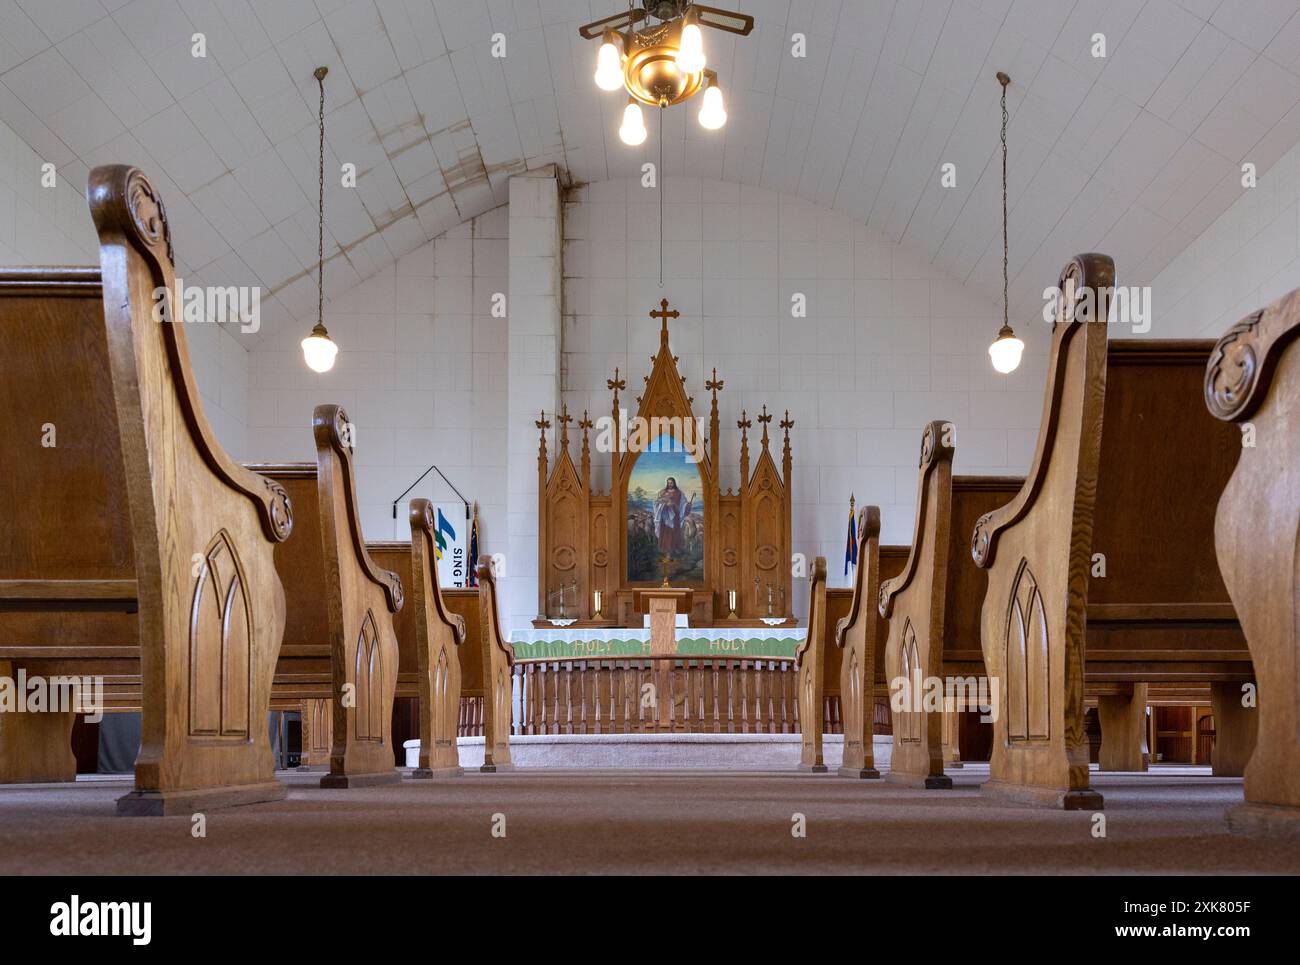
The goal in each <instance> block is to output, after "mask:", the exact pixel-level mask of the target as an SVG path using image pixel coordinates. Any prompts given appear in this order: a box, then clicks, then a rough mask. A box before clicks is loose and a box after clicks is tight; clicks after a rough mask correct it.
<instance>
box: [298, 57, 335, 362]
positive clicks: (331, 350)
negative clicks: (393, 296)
mask: <svg viewBox="0 0 1300 965" xmlns="http://www.w3.org/2000/svg"><path fill="white" fill-rule="evenodd" d="M328 73H329V68H328V67H317V68H316V73H315V77H316V83H317V84H318V85H320V209H319V217H318V219H317V235H316V258H317V262H316V325H315V326H314V327H313V328H312V330H311V334H310V335H308V336H307V337H306V338H304V339H303V340H302V355H303V358H304V359H305V360H306V361H307V367H308V368H309V369H311V370H312V371H313V372H328V371H329V370H330V369H332V368H334V356H336V355H338V352H339V347H338V345H337V344H336V343H335V341H334V339H332V338H330V333H329V332H327V331H326V330H325V75H326V74H328Z"/></svg>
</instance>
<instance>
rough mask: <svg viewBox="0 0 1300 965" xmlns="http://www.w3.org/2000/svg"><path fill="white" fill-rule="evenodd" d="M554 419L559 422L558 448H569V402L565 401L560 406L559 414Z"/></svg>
mask: <svg viewBox="0 0 1300 965" xmlns="http://www.w3.org/2000/svg"><path fill="white" fill-rule="evenodd" d="M555 421H556V422H558V423H559V424H560V448H561V449H568V448H569V423H570V422H572V421H573V416H571V415H569V404H568V403H567V402H566V403H564V405H562V406H561V407H560V414H559V415H558V416H556V417H555Z"/></svg>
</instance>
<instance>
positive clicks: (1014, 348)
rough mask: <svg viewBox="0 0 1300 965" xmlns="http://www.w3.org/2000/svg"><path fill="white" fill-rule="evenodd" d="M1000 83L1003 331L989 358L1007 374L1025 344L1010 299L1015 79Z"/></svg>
mask: <svg viewBox="0 0 1300 965" xmlns="http://www.w3.org/2000/svg"><path fill="white" fill-rule="evenodd" d="M998 83H999V84H1001V85H1002V328H1001V329H999V331H998V337H997V338H996V339H994V341H993V344H992V345H990V346H989V358H991V359H992V360H993V367H994V368H995V369H997V370H998V371H999V372H1002V373H1003V374H1006V373H1008V372H1014V371H1015V370H1016V369H1017V368H1019V367H1020V355H1021V353H1023V352H1024V350H1025V343H1024V342H1022V341H1020V339H1018V338H1016V333H1015V332H1014V331H1012V330H1011V321H1010V318H1011V309H1010V305H1009V303H1008V299H1007V85H1008V84H1010V83H1011V78H1010V77H1008V76H1007V75H1006V74H1004V73H1002V71H998Z"/></svg>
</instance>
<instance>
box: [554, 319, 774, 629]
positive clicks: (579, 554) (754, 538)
mask: <svg viewBox="0 0 1300 965" xmlns="http://www.w3.org/2000/svg"><path fill="white" fill-rule="evenodd" d="M649 314H650V317H651V318H654V319H657V320H659V322H660V329H659V350H658V352H657V353H656V354H655V355H654V356H653V359H652V366H651V369H650V374H649V375H646V376H643V379H644V382H645V387H644V388H643V389H642V391H641V394H640V395H638V396H637V397H636V402H637V410H636V413H635V415H633V416H631V417H629V415H628V412H627V410H626V409H625V408H623V407H621V406H620V392H621V391H622V390H624V389H626V388H627V381H626V380H625V379H623V378H621V377H620V374H619V370H618V369H615V370H614V373H613V378H611V379H608V380H606V385H607V386H608V388H609V390H610V392H611V406H610V414H609V415H606V416H597V417H596V418H595V419H593V418H591V417H590V414H589V413H588V412H585V411H584V412H583V414H582V418H581V419H579V420H578V421H577V427H578V430H579V433H580V439H579V441H580V450H579V451H580V455H579V458H578V459H576V460H575V459H574V456H573V454H572V453H571V452H570V449H569V447H570V440H569V426H570V423H572V422H573V421H574V419H573V417H572V416H571V415H569V411H568V406H567V405H564V406H561V408H560V411H559V412H558V413H552V417H553V419H554V422H552V420H551V419H548V418H547V417H546V413H545V412H543V413H541V417H540V418H539V419H537V420H536V421H535V423H534V424H535V425H536V427H537V429H538V431H539V440H538V453H537V469H538V516H537V520H538V538H537V552H538V557H537V574H538V576H537V617H536V619H534V621H533V626H534V627H536V628H538V629H545V628H546V627H549V626H552V625H553V624H552V621H554V620H571V621H573V623H574V625H576V626H579V627H627V626H631V625H633V624H634V623H635V624H639V623H640V622H641V620H640V619H639V618H638V617H637V614H638V613H644V612H646V611H645V610H644V609H642V608H641V606H640V602H639V600H640V597H641V596H642V595H644V593H645V592H646V591H647V590H648V589H657V588H660V587H667V586H669V585H671V586H672V587H675V588H680V589H682V590H690V591H691V592H690V597H689V601H688V602H687V603H686V608H685V609H683V610H679V611H678V612H685V613H687V614H688V616H689V623H690V625H691V626H693V627H711V626H718V625H724V626H725V625H730V626H732V627H744V626H748V627H755V626H758V627H761V626H763V624H764V621H765V620H773V619H775V620H780V621H782V622H784V623H785V624H793V623H794V610H793V602H794V601H793V600H792V599H791V593H792V590H793V586H792V579H793V573H792V566H791V538H790V532H791V513H792V503H793V498H792V495H791V479H792V470H793V456H792V453H791V448H790V430H791V428H792V427H793V426H794V420H793V419H791V418H790V414H789V412H786V413H785V417H784V418H782V419H780V420H779V421H778V422H777V427H779V429H780V431H781V433H782V435H780V436H777V437H776V440H775V441H777V442H780V443H781V444H782V447H781V453H780V464H779V465H778V462H777V458H775V457H774V456H773V453H772V451H771V448H770V446H771V443H772V441H773V439H772V435H771V432H770V430H771V428H773V427H772V426H771V423H772V422H773V420H775V419H776V415H775V414H774V413H769V412H768V410H767V406H766V405H763V407H762V412H761V413H756V414H755V415H754V417H753V418H751V417H750V415H749V414H748V413H747V412H744V411H742V412H741V417H740V419H739V420H738V421H737V423H736V427H737V428H738V429H739V430H740V451H739V453H738V457H739V458H738V463H739V466H738V468H739V474H738V478H739V483H740V484H739V486H738V487H737V488H736V489H735V491H733V489H732V488H730V487H728V488H727V489H725V490H723V489H722V487H721V483H720V476H721V468H722V467H721V463H720V453H719V439H720V436H721V420H720V416H719V411H718V393H719V392H721V391H722V389H723V385H724V382H723V380H722V379H720V378H718V373H717V370H716V369H714V370H713V372H712V377H711V378H707V379H705V381H704V385H703V389H704V391H706V392H708V393H710V396H711V404H710V409H709V415H708V418H707V419H706V418H704V417H697V416H696V415H695V413H694V409H693V405H694V402H695V400H694V398H693V397H692V396H691V395H689V394H688V392H687V389H686V378H685V376H683V375H681V373H680V372H679V371H678V361H679V359H678V358H677V356H675V355H673V351H672V348H671V346H670V344H669V333H668V321H669V319H675V318H677V317H679V313H678V312H677V311H676V310H675V309H670V308H669V307H668V301H667V300H666V299H664V300H662V301H661V302H660V307H659V308H658V309H657V310H654V311H651V312H650V313H649ZM755 420H757V422H758V425H759V433H760V439H759V450H758V455H757V458H756V459H755V460H754V462H753V465H752V467H751V463H750V448H749V443H750V437H749V432H750V430H751V429H752V428H753V427H754V421H755ZM552 425H554V427H555V444H556V445H555V453H554V459H552V458H551V453H550V452H548V449H547V430H548V429H550V428H551V427H552ZM593 449H594V450H595V452H593V451H592V450H593ZM606 457H607V458H608V460H609V480H610V485H609V489H608V491H603V492H602V491H600V490H598V489H597V488H595V487H594V486H593V485H592V469H593V460H596V459H604V458H606Z"/></svg>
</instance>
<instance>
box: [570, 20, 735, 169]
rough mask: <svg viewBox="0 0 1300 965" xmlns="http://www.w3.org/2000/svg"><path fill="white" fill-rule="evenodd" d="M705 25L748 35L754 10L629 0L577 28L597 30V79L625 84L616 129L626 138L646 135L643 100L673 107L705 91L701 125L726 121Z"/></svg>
mask: <svg viewBox="0 0 1300 965" xmlns="http://www.w3.org/2000/svg"><path fill="white" fill-rule="evenodd" d="M655 21H657V22H655ZM704 27H708V28H710V29H711V30H721V31H724V32H726V33H732V34H736V35H737V36H740V37H746V36H748V35H749V33H750V32H751V31H752V30H753V29H754V18H753V17H751V16H750V15H749V14H745V13H736V12H734V11H732V10H720V9H718V8H717V7H706V6H704V4H700V3H692V2H691V0H643V4H642V6H639V7H638V6H634V5H633V4H632V3H629V4H628V8H627V10H625V11H624V12H622V13H616V14H614V15H613V16H609V17H604V18H602V19H600V20H596V21H593V22H592V23H587V24H583V25H582V26H581V27H579V28H578V34H579V35H580V36H581V37H582V38H583V39H584V40H595V39H596V38H597V37H599V38H600V50H599V52H598V53H597V54H596V72H595V74H593V75H592V79H593V80H595V82H596V86H597V87H599V88H600V89H601V90H605V91H618V90H625V91H627V94H628V102H627V106H626V107H624V108H623V121H622V125H621V126H620V127H619V129H618V136H619V140H621V141H622V142H623V143H624V144H627V145H629V146H631V147H635V146H637V145H639V144H644V143H645V139H646V125H645V114H644V111H643V110H642V107H658V108H660V109H662V108H665V107H672V106H673V105H674V104H680V103H682V102H683V101H687V100H689V99H690V98H692V97H694V96H695V95H696V94H699V93H701V92H702V93H703V95H704V96H703V101H702V105H701V108H700V111H699V113H698V114H697V115H696V116H697V117H698V119H699V122H700V126H701V127H703V128H704V129H705V130H709V131H716V130H717V129H718V128H720V127H722V126H723V125H724V124H726V123H727V111H726V108H725V107H724V106H723V102H722V87H721V85H720V83H719V81H718V74H717V71H715V70H713V69H712V68H710V67H709V66H708V57H707V55H706V52H705V49H704V30H703V28H704Z"/></svg>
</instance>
